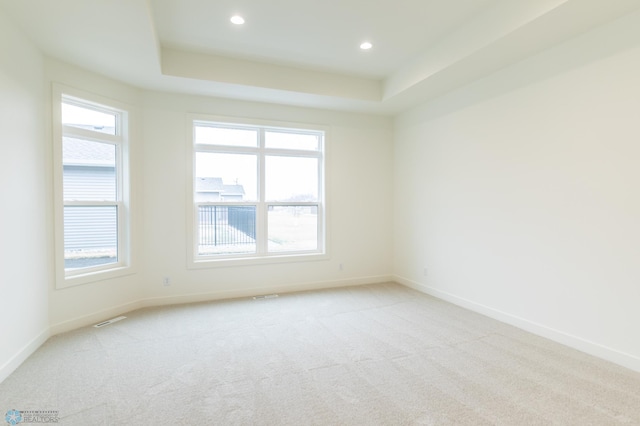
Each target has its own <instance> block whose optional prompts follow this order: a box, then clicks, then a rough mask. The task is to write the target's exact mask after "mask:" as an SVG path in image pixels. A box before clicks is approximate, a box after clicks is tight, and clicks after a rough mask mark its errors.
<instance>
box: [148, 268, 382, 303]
mask: <svg viewBox="0 0 640 426" xmlns="http://www.w3.org/2000/svg"><path fill="white" fill-rule="evenodd" d="M391 281H393V278H392V276H391V275H379V276H373V277H362V278H351V279H345V280H331V281H314V282H307V283H301V284H291V285H284V286H273V287H252V288H245V289H240V290H224V291H213V292H206V293H192V294H184V295H178V296H160V297H151V298H148V299H144V300H142V301H141V302H142V304H143V306H144V307H151V306H161V305H178V304H182V303H196V302H207V301H212V300H224V299H238V298H242V297H253V296H258V295H263V294H274V293H294V292H297V291H308V290H322V289H327V288H336V287H348V286H354V285H365V284H376V283H383V282H391Z"/></svg>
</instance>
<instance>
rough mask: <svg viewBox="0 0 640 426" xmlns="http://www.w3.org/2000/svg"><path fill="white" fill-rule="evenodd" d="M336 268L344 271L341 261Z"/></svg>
mask: <svg viewBox="0 0 640 426" xmlns="http://www.w3.org/2000/svg"><path fill="white" fill-rule="evenodd" d="M338 270H339V271H344V265H343V264H342V263H341V264H340V265H338Z"/></svg>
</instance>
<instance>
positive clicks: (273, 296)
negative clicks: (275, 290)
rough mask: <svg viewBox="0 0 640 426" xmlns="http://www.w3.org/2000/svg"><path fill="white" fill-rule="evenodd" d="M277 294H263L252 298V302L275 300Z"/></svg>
mask: <svg viewBox="0 0 640 426" xmlns="http://www.w3.org/2000/svg"><path fill="white" fill-rule="evenodd" d="M276 297H278V295H277V294H263V295H262V296H253V300H263V299H275V298H276Z"/></svg>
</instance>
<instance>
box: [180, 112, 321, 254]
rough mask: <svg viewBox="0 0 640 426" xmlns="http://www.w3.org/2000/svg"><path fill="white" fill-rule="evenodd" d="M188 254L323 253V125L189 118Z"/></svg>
mask: <svg viewBox="0 0 640 426" xmlns="http://www.w3.org/2000/svg"><path fill="white" fill-rule="evenodd" d="M193 147H194V150H193V155H194V157H193V165H194V166H193V218H194V220H193V223H194V229H193V239H192V241H193V244H192V246H193V247H192V250H193V254H194V255H193V258H194V261H195V262H206V261H209V260H221V259H242V258H274V257H279V256H284V255H287V256H291V255H305V254H307V255H317V254H322V253H324V252H325V227H324V223H325V221H324V156H323V151H324V150H323V148H324V132H323V131H321V130H309V129H292V128H282V127H271V126H258V125H244V124H243V125H239V124H231V123H223V122H214V121H204V120H194V121H193Z"/></svg>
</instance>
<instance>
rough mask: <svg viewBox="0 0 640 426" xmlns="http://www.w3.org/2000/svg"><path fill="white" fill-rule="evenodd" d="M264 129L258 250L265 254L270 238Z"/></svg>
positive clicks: (260, 134)
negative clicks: (266, 202)
mask: <svg viewBox="0 0 640 426" xmlns="http://www.w3.org/2000/svg"><path fill="white" fill-rule="evenodd" d="M264 134H265V131H264V129H260V131H259V132H258V149H259V153H258V183H259V190H258V192H259V193H258V209H257V210H258V211H257V212H256V220H257V222H258V223H256V227H257V229H258V232H257V234H258V235H257V236H258V238H257V247H256V248H257V251H258V254H260V255H264V254H266V253H267V249H268V246H267V240H268V230H267V214H268V213H267V210H268V209H267V206H266V204H265V194H266V184H265V179H264V177H265V168H266V167H265V164H266V161H265V141H264Z"/></svg>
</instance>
